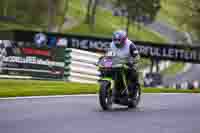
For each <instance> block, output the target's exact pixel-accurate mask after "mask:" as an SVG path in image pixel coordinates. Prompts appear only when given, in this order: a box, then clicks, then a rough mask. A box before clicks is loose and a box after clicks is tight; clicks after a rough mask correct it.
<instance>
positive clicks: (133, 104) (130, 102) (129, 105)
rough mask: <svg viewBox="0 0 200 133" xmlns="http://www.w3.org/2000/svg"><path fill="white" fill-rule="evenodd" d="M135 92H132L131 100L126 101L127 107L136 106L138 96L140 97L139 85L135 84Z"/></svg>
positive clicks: (138, 100)
mask: <svg viewBox="0 0 200 133" xmlns="http://www.w3.org/2000/svg"><path fill="white" fill-rule="evenodd" d="M136 90H137V91H136V92H135V93H136V94H134V98H133V100H131V101H129V103H128V108H136V107H137V106H138V104H139V102H140V98H141V87H140V85H137V88H136Z"/></svg>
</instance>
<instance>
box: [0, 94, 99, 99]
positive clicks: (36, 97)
mask: <svg viewBox="0 0 200 133" xmlns="http://www.w3.org/2000/svg"><path fill="white" fill-rule="evenodd" d="M91 96H97V94H84V95H53V96H27V97H5V98H4V97H3V98H0V100H17V99H38V98H63V97H91Z"/></svg>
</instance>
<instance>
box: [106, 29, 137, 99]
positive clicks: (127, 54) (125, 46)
mask: <svg viewBox="0 0 200 133" xmlns="http://www.w3.org/2000/svg"><path fill="white" fill-rule="evenodd" d="M108 52H111V53H114V54H115V56H118V57H119V58H126V59H127V60H128V61H127V62H128V64H127V65H128V66H129V69H128V71H127V74H126V78H127V79H128V80H129V81H130V83H129V84H128V90H129V92H130V93H129V99H130V100H131V99H132V98H135V94H136V91H137V86H138V85H140V84H139V74H138V71H137V67H136V66H137V64H138V61H139V60H140V55H139V52H138V50H137V48H136V46H135V44H134V43H133V42H132V41H131V40H129V39H128V36H127V34H126V32H125V31H123V30H117V31H115V32H114V33H113V36H112V42H111V44H110V48H109V50H108V51H107V53H108Z"/></svg>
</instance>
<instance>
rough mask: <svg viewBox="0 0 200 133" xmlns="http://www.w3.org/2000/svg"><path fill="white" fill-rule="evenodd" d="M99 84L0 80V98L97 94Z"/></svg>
mask: <svg viewBox="0 0 200 133" xmlns="http://www.w3.org/2000/svg"><path fill="white" fill-rule="evenodd" d="M98 90H99V86H98V85H97V84H80V83H69V82H61V81H38V80H37V81H36V80H5V79H1V80H0V97H16V96H47V95H71V94H96V93H98ZM142 90H143V92H144V93H199V92H200V90H176V89H158V88H142Z"/></svg>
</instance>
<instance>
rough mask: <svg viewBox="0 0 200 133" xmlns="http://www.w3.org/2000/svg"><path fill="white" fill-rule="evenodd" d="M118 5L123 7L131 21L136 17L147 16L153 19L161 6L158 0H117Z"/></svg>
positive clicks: (150, 19)
mask: <svg viewBox="0 0 200 133" xmlns="http://www.w3.org/2000/svg"><path fill="white" fill-rule="evenodd" d="M118 1H119V6H122V7H125V9H126V10H127V12H128V15H129V16H130V17H131V20H132V21H137V19H138V17H141V16H145V17H148V19H149V21H153V20H154V19H155V17H156V15H157V13H158V11H159V10H160V8H161V4H160V0H142V1H140V0H118Z"/></svg>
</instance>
